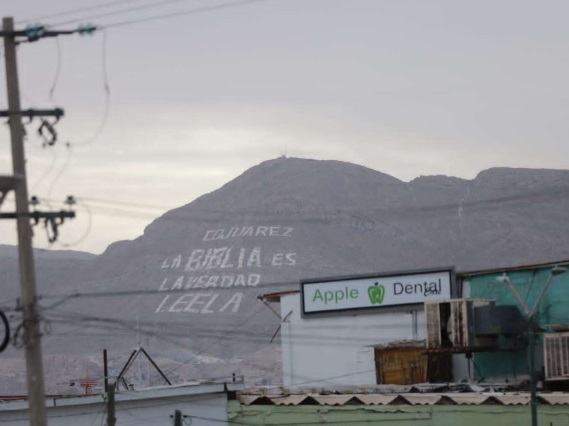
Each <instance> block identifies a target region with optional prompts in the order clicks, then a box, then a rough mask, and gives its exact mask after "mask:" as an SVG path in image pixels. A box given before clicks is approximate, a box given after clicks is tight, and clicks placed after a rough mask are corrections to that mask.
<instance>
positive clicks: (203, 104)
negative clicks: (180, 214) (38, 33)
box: [0, 0, 569, 253]
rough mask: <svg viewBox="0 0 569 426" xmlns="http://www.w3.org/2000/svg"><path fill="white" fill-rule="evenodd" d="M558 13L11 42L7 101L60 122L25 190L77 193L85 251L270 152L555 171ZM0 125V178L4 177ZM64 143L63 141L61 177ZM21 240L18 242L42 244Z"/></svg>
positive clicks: (33, 148)
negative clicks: (61, 112) (11, 96)
mask: <svg viewBox="0 0 569 426" xmlns="http://www.w3.org/2000/svg"><path fill="white" fill-rule="evenodd" d="M232 1H235V0H170V1H169V2H165V1H164V0H162V1H161V3H162V4H161V5H160V6H159V7H153V8H150V7H149V8H146V9H142V7H146V6H147V5H152V4H156V3H159V2H160V0H117V1H116V2H115V7H113V8H104V7H101V8H97V9H90V10H86V11H85V12H83V13H79V14H66V15H59V16H55V17H50V18H45V19H39V20H35V19H34V22H36V21H38V22H42V23H48V24H59V23H62V24H65V23H66V22H67V21H73V22H69V23H68V24H65V25H60V26H58V27H57V28H76V27H77V22H91V23H94V24H98V25H103V26H104V25H107V24H111V23H116V22H121V21H131V20H133V19H139V18H145V17H154V16H157V15H162V14H169V13H175V12H184V11H189V10H192V9H196V8H200V7H204V6H210V5H216V4H223V3H230V2H232ZM107 2H108V0H107V1H104V0H51V1H45V0H2V13H3V14H4V15H5V16H14V18H15V19H16V21H20V22H21V21H24V20H26V19H31V18H36V17H40V16H43V15H51V14H55V13H60V12H66V11H69V10H72V9H78V8H92V7H94V6H99V5H101V4H104V3H107ZM135 7H139V8H141V9H139V10H138V11H134V10H131V11H128V12H126V13H123V14H115V15H108V16H104V17H103V16H99V17H96V16H94V15H101V14H110V13H115V12H117V11H119V10H122V9H130V8H135ZM567 16H569V2H567V1H566V0H559V1H555V0H547V1H543V2H537V1H534V0H531V1H526V0H479V1H476V2H474V1H456V0H430V1H425V0H349V1H348V0H270V1H259V2H250V3H248V4H241V5H239V6H234V7H229V8H220V9H217V10H212V11H208V12H203V13H197V14H186V15H184V14H183V13H180V14H178V16H174V17H170V18H167V19H163V20H152V21H147V22H142V23H138V24H130V25H124V26H117V27H110V28H108V29H107V30H106V31H105V33H106V49H104V48H103V46H104V39H105V36H104V35H103V31H100V32H98V33H96V34H95V35H93V36H91V37H88V36H79V35H72V36H64V37H60V38H59V44H58V42H57V41H55V40H54V39H44V40H42V41H40V42H37V43H32V44H22V45H21V46H20V47H19V49H18V55H19V57H18V60H19V70H20V87H21V93H22V98H23V106H24V107H36V108H49V107H53V105H54V101H55V104H56V105H57V106H61V107H63V108H64V109H65V112H66V116H65V117H64V118H63V119H62V121H61V122H60V123H58V125H57V130H58V133H59V137H60V140H61V143H58V144H57V145H56V146H55V147H53V148H50V149H47V148H46V149H44V148H42V146H41V139H39V138H38V137H37V135H36V131H37V127H38V123H37V122H34V123H32V124H31V125H29V126H28V127H27V129H28V134H29V137H28V140H27V143H26V149H27V156H28V163H27V164H28V172H29V180H28V183H29V187H30V194H36V195H38V196H40V197H44V198H49V199H53V200H60V199H61V200H62V199H63V198H64V197H65V196H66V195H68V194H74V195H76V196H77V197H79V198H83V199H85V201H86V203H87V205H88V206H89V208H90V210H91V211H92V213H93V222H92V228H91V231H90V233H89V235H88V237H87V238H86V239H85V240H84V241H83V242H82V243H80V244H77V245H75V246H74V247H73V248H74V249H78V250H86V251H91V252H94V253H99V252H101V251H103V250H104V249H105V247H106V246H107V245H108V244H110V243H112V242H114V241H117V240H121V239H132V238H135V237H136V236H138V235H140V234H141V233H142V231H143V229H144V227H145V226H146V225H147V224H148V223H150V222H151V220H152V219H153V218H155V217H157V216H159V215H160V214H161V213H163V212H164V211H166V210H168V209H169V208H173V207H177V206H180V205H183V204H186V203H189V202H191V201H192V200H194V199H195V198H196V197H198V196H199V195H202V194H204V193H207V192H211V191H213V190H215V189H217V188H218V187H220V186H221V185H223V184H224V183H226V182H227V181H229V180H231V179H233V178H234V177H236V176H238V175H239V174H241V173H242V172H244V171H245V170H247V169H248V168H249V167H251V166H254V165H255V164H258V163H260V162H261V161H264V160H268V159H272V158H276V157H278V156H280V155H282V154H284V153H285V152H286V154H287V155H288V156H294V157H303V158H315V159H336V160H345V161H350V162H354V163H358V164H362V165H365V166H367V167H370V168H372V169H375V170H379V171H382V172H385V173H388V174H390V175H392V176H395V177H397V178H399V179H402V180H405V181H409V180H412V179H413V178H415V177H418V176H420V175H431V174H446V175H453V176H459V177H463V178H469V179H470V178H473V177H475V176H476V174H477V173H478V172H480V171H481V170H483V169H486V168H489V167H494V166H509V167H532V168H557V169H566V168H567V167H568V166H569V155H568V154H569V144H568V143H567V135H568V134H569V132H568V130H569V120H567V116H568V113H569V85H568V84H567V80H568V77H567V76H569V26H568V25H567ZM82 18H85V19H82ZM22 26H25V23H21V24H20V27H22ZM58 52H59V53H58ZM105 63H106V69H107V71H106V74H107V77H108V85H109V87H110V97H109V104H110V108H109V110H108V116H107V120H106V121H105V126H104V127H103V130H102V132H101V133H100V135H99V137H98V138H96V139H95V140H93V141H92V143H89V144H87V145H81V144H82V143H83V142H86V141H89V140H91V139H92V136H93V135H94V134H96V132H97V129H98V128H99V127H100V125H101V123H102V121H103V118H104V116H105V102H106V97H105V90H104V83H103V82H104V78H105V72H104V64H105ZM58 69H59V72H57V70H58ZM4 77H5V75H4V70H3V65H2V71H1V72H0V79H2V80H4ZM56 79H57V84H56V85H55V86H54V81H55V80H56ZM0 88H1V90H0V108H1V109H6V101H5V99H6V91H5V86H4V83H2V85H1V86H0ZM52 88H54V91H53V96H50V89H52ZM2 132H3V133H0V174H9V173H11V162H10V145H9V134H8V131H7V127H6V126H4V130H3V131H2ZM64 142H71V143H72V144H76V145H75V147H73V148H72V150H71V152H72V156H71V159H70V161H69V162H68V166H67V167H65V169H63V166H64V165H65V164H66V163H67V160H68V156H69V150H68V149H66V147H65V144H64ZM54 158H55V160H53V159H54ZM61 171H62V173H60V172H61ZM58 175H60V178H59V179H57V180H56V177H57V176H58ZM103 201H111V202H112V203H108V204H103ZM119 203H125V204H119ZM135 204H140V205H141V206H135ZM143 205H144V206H153V207H152V208H150V207H143ZM11 208H12V204H11V203H5V205H4V206H3V207H2V209H3V210H4V211H7V210H10V209H11ZM78 209H79V216H80V217H79V218H78V219H76V220H75V221H74V222H73V223H72V224H69V225H65V226H64V227H63V228H62V230H61V238H60V241H61V242H62V243H64V244H69V243H74V242H75V241H77V240H78V239H79V238H80V237H81V236H82V234H83V233H84V231H85V230H86V229H87V227H88V220H87V216H88V215H87V214H86V212H85V211H84V207H82V206H79V208H78ZM127 211H128V212H132V213H127ZM13 229H15V223H13V221H3V223H1V224H0V243H6V244H14V243H15V241H16V240H15V233H14V232H13ZM38 231H39V232H38V234H37V235H36V237H35V240H34V244H35V246H36V247H48V244H47V242H46V238H45V236H44V233H43V231H41V229H40V230H38ZM54 248H62V246H55V247H54Z"/></svg>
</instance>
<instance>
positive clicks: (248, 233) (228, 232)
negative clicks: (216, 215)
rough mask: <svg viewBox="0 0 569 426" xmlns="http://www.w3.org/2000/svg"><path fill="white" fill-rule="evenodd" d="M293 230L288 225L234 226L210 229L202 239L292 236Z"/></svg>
mask: <svg viewBox="0 0 569 426" xmlns="http://www.w3.org/2000/svg"><path fill="white" fill-rule="evenodd" d="M293 231H294V228H292V227H287V226H232V227H231V228H229V229H226V228H223V229H209V230H207V231H206V232H205V234H204V236H203V239H202V241H215V240H227V239H229V238H241V237H291V236H292V232H293Z"/></svg>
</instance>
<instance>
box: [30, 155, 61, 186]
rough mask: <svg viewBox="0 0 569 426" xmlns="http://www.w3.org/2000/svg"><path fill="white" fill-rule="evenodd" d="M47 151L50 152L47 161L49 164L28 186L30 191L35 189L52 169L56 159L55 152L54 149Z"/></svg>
mask: <svg viewBox="0 0 569 426" xmlns="http://www.w3.org/2000/svg"><path fill="white" fill-rule="evenodd" d="M49 152H50V154H51V160H50V162H49V165H48V167H47V168H46V169H45V171H44V172H43V173H42V174H41V175H40V176H39V177H38V178H37V179H36V180H35V181H34V183H33V184H32V186H31V187H30V192H31V193H33V192H34V191H35V189H36V188H37V187H38V186H39V185H40V184H41V183H42V182H43V180H44V179H45V178H47V177H48V176H49V175H50V173H51V172H52V171H53V168H54V167H55V163H56V161H57V153H56V151H55V150H54V149H50V150H49Z"/></svg>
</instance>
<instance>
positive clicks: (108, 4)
mask: <svg viewBox="0 0 569 426" xmlns="http://www.w3.org/2000/svg"><path fill="white" fill-rule="evenodd" d="M139 1H143V0H113V1H110V2H106V3H101V4H98V5H95V6H89V7H80V8H77V9H71V10H66V11H63V12H57V13H51V14H48V15H40V16H36V17H34V18H29V19H25V20H22V21H17V22H16V23H17V24H27V23H30V22H36V21H45V20H46V19H51V18H57V17H60V16H66V15H73V14H76V13H81V12H87V11H90V10H97V9H103V8H106V7H116V6H118V5H121V4H125V3H134V2H139Z"/></svg>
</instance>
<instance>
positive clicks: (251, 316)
mask: <svg viewBox="0 0 569 426" xmlns="http://www.w3.org/2000/svg"><path fill="white" fill-rule="evenodd" d="M264 308H265V306H261V307H260V309H258V310H257V311H255V312H253V313H252V314H251V315H250V316H248V317H247V318H246V319H245V320H244V321H241V322H240V323H238V324H237V325H236V326H235V327H234V328H233V329H232V331H234V330H236V329H238V328H239V327H241V326H243V325H245V324H246V323H247V322H248V321H249V320H251V319H252V318H253V317H255V316H256V315H257V314H258V313H259V312H261V311H262V310H263V309H264ZM229 333H231V331H230V332H228V333H227V334H226V335H228V334H229ZM221 340H223V337H220V338H218V339H216V340H215V341H214V342H213V343H212V344H211V345H209V346H206V347H205V348H204V349H202V350H201V351H199V352H198V353H197V354H195V355H192V356H191V357H190V358H188V359H187V360H186V361H184V362H183V363H181V364H180V365H178V366H177V367H175V368H173V369H171V370H170V371H168V372H166V376H168V375H170V374H172V373H173V372H174V371H176V370H178V369H180V368H181V367H183V366H184V365H186V364H187V363H189V362H190V361H191V360H193V359H194V358H196V357H197V356H199V355H201V354H203V353H204V352H206V351H208V350H210V349H211V348H212V347H214V346H215V345H217V344H218V343H219V342H221ZM154 383H156V380H155V381H154V382H152V383H151V384H154Z"/></svg>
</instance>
